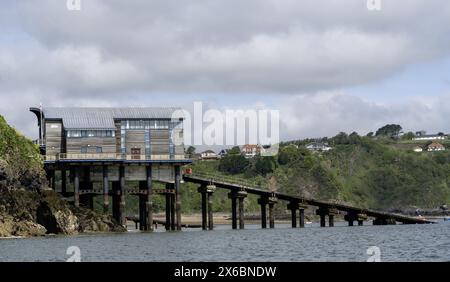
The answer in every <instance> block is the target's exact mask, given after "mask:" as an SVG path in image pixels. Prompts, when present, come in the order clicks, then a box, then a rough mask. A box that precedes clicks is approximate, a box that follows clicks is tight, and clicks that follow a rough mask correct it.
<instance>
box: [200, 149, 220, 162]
mask: <svg viewBox="0 0 450 282" xmlns="http://www.w3.org/2000/svg"><path fill="white" fill-rule="evenodd" d="M200 159H201V160H205V161H206V160H218V159H219V156H218V155H217V154H216V152H214V151H213V150H206V151H203V152H202V153H201V155H200Z"/></svg>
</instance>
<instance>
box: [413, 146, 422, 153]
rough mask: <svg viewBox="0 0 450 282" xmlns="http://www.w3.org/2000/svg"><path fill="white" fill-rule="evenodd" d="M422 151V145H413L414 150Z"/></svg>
mask: <svg viewBox="0 0 450 282" xmlns="http://www.w3.org/2000/svg"><path fill="white" fill-rule="evenodd" d="M422 151H423V149H422V147H420V146H416V147H414V152H418V153H420V152H422Z"/></svg>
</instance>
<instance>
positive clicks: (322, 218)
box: [320, 214, 326, 227]
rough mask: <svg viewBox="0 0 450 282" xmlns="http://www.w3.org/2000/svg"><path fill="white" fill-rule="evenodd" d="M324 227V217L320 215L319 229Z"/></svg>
mask: <svg viewBox="0 0 450 282" xmlns="http://www.w3.org/2000/svg"><path fill="white" fill-rule="evenodd" d="M325 226H326V224H325V215H324V214H321V215H320V227H325Z"/></svg>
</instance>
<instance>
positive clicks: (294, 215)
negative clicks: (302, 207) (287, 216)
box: [291, 209, 297, 228]
mask: <svg viewBox="0 0 450 282" xmlns="http://www.w3.org/2000/svg"><path fill="white" fill-rule="evenodd" d="M291 225H292V228H297V210H296V209H291Z"/></svg>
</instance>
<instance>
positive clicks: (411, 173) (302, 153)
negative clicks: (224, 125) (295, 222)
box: [193, 133, 450, 209]
mask: <svg viewBox="0 0 450 282" xmlns="http://www.w3.org/2000/svg"><path fill="white" fill-rule="evenodd" d="M311 141H314V140H308V141H307V142H306V141H305V140H301V141H291V142H286V143H282V144H281V146H280V151H279V154H278V156H277V157H276V158H268V159H265V158H263V157H255V158H253V159H250V161H249V163H248V165H246V166H244V165H242V166H241V167H240V169H239V170H236V174H235V176H236V177H242V178H249V180H258V181H260V182H264V183H270V186H271V187H273V188H274V189H277V190H278V191H280V192H285V193H289V194H294V195H302V196H307V197H313V198H317V199H324V200H325V199H326V200H337V201H340V202H345V203H348V204H353V205H356V206H361V207H367V208H381V209H388V208H407V207H421V208H434V207H439V206H440V205H442V204H444V203H447V204H448V203H449V202H450V151H441V152H423V153H415V152H413V151H412V149H411V148H412V147H411V146H413V145H410V144H408V146H409V147H405V148H403V147H401V146H400V147H398V148H397V147H396V145H399V144H402V143H401V142H403V141H395V140H392V139H390V138H376V139H374V138H370V137H362V136H359V135H358V134H357V133H352V134H350V135H347V134H346V133H339V134H338V135H337V136H335V137H333V138H330V139H329V140H327V141H328V142H329V143H330V144H332V146H333V149H332V150H330V151H328V152H323V153H311V152H310V151H308V150H307V149H306V148H305V146H306V144H308V143H309V142H311ZM294 145H295V146H294ZM297 146H298V147H297ZM239 156H240V154H237V155H235V158H239ZM244 159H245V158H242V159H240V160H241V161H244ZM247 161H248V160H247ZM221 164H222V165H223V163H222V162H221V161H217V162H198V163H196V164H194V165H193V167H194V171H197V172H202V171H205V172H206V171H207V172H208V173H216V174H217V173H223V174H225V175H226V174H228V173H229V171H228V170H223V169H219V172H217V168H219V167H220V166H221ZM233 165H234V166H237V164H230V165H229V166H233ZM223 200H224V201H225V203H226V202H227V200H226V198H225V199H223ZM224 207H225V208H228V206H227V205H226V204H224Z"/></svg>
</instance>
